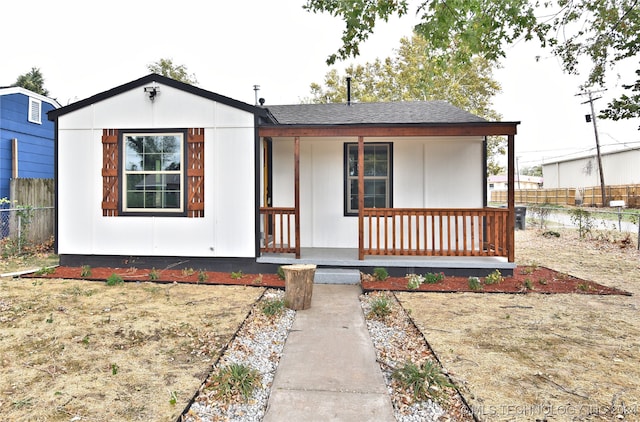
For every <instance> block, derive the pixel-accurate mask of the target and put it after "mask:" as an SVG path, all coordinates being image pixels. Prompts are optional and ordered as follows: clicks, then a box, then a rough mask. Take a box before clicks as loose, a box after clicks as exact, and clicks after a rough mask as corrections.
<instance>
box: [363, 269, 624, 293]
mask: <svg viewBox="0 0 640 422" xmlns="http://www.w3.org/2000/svg"><path fill="white" fill-rule="evenodd" d="M365 278H366V279H365V280H362V288H363V290H364V291H373V290H393V291H418V292H448V293H453V292H473V293H548V294H550V293H581V294H591V295H625V296H631V293H629V292H625V291H623V290H619V289H616V288H613V287H607V286H603V285H601V284H598V283H595V282H593V281H588V280H583V279H580V278H577V277H573V276H571V275H569V274H565V273H561V272H558V271H555V270H552V269H549V268H545V267H539V266H536V267H529V266H523V267H517V268H515V269H514V270H513V276H508V277H507V276H505V277H503V279H502V281H501V282H499V283H495V284H486V282H485V280H486V279H485V278H484V277H481V278H480V282H481V289H480V290H473V289H471V288H470V287H469V278H468V277H453V276H445V277H444V279H443V280H441V281H438V282H436V283H432V284H430V283H424V284H421V285H420V287H419V288H417V289H413V290H410V289H408V288H407V282H408V280H407V279H406V278H404V277H389V278H388V279H386V280H384V281H377V280H375V279H374V278H373V277H365Z"/></svg>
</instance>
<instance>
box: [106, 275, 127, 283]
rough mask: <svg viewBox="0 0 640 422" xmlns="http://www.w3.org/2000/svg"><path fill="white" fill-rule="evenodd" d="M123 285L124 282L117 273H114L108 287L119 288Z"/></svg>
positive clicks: (108, 279)
mask: <svg viewBox="0 0 640 422" xmlns="http://www.w3.org/2000/svg"><path fill="white" fill-rule="evenodd" d="M122 283H124V280H123V279H122V277H120V276H119V275H118V274H116V273H112V274H111V275H110V276H109V278H107V286H117V285H118V284H122Z"/></svg>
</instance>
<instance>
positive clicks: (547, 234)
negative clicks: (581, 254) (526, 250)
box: [542, 230, 560, 238]
mask: <svg viewBox="0 0 640 422" xmlns="http://www.w3.org/2000/svg"><path fill="white" fill-rule="evenodd" d="M542 236H543V237H547V238H549V237H560V233H558V232H556V231H553V230H547V231H546V232H544V233H542Z"/></svg>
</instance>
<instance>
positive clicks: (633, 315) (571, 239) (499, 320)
mask: <svg viewBox="0 0 640 422" xmlns="http://www.w3.org/2000/svg"><path fill="white" fill-rule="evenodd" d="M638 258H640V255H639V254H638V251H636V250H635V249H634V248H621V247H620V245H619V244H617V243H616V242H611V241H608V240H607V239H592V240H583V239H578V238H577V236H576V235H575V234H574V233H573V232H571V231H566V232H564V231H563V232H561V236H560V238H545V237H543V236H541V233H540V232H538V231H535V230H528V231H526V232H516V259H517V261H518V263H519V264H522V265H531V264H532V263H535V265H544V266H545V267H549V268H554V269H557V270H558V271H562V272H566V273H567V274H571V275H575V276H578V277H582V278H583V279H586V280H597V281H598V282H600V283H602V285H605V286H608V287H615V288H618V289H622V290H625V291H629V292H632V293H633V294H634V295H633V296H623V295H588V296H585V295H582V294H564V295H513V294H509V295H506V294H492V295H481V294H471V293H425V292H416V293H405V292H399V293H396V297H397V298H398V299H399V300H400V302H401V303H402V305H403V306H404V307H405V309H406V310H407V311H408V312H409V313H410V315H411V317H412V319H413V321H414V322H415V324H416V325H417V326H418V328H419V329H420V331H421V332H422V333H423V335H424V336H425V337H426V339H427V341H428V342H429V344H430V346H431V347H432V348H433V350H434V352H435V353H436V355H437V356H438V358H439V360H440V361H441V362H442V364H443V366H444V368H445V369H446V370H447V371H448V373H449V374H450V375H451V376H452V377H453V379H454V380H455V381H456V384H457V385H458V387H459V388H460V391H461V393H462V394H463V396H464V397H465V399H466V400H467V401H468V402H469V404H470V405H471V407H472V409H473V411H474V413H475V414H476V416H477V417H478V418H479V419H480V420H483V421H507V420H508V421H531V420H553V421H575V420H614V419H615V420H621V419H622V420H639V419H640V408H639V406H640V403H639V401H640V399H639V397H638V391H640V367H639V366H638V364H637V363H638V361H640V321H639V320H638V317H637V316H638V307H639V305H640V303H639V302H638V296H637V295H638V293H639V290H640V289H639V281H638V280H640V267H639V266H638Z"/></svg>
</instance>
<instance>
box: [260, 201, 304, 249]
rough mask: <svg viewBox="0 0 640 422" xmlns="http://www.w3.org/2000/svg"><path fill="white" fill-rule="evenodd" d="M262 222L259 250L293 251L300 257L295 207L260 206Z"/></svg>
mask: <svg viewBox="0 0 640 422" xmlns="http://www.w3.org/2000/svg"><path fill="white" fill-rule="evenodd" d="M260 216H261V218H262V223H263V227H262V230H263V233H264V236H263V239H262V244H261V245H260V251H261V252H271V253H295V254H296V257H300V246H299V244H300V239H299V235H298V234H297V231H296V223H297V222H296V218H295V216H296V209H295V208H283V207H261V208H260Z"/></svg>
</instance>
